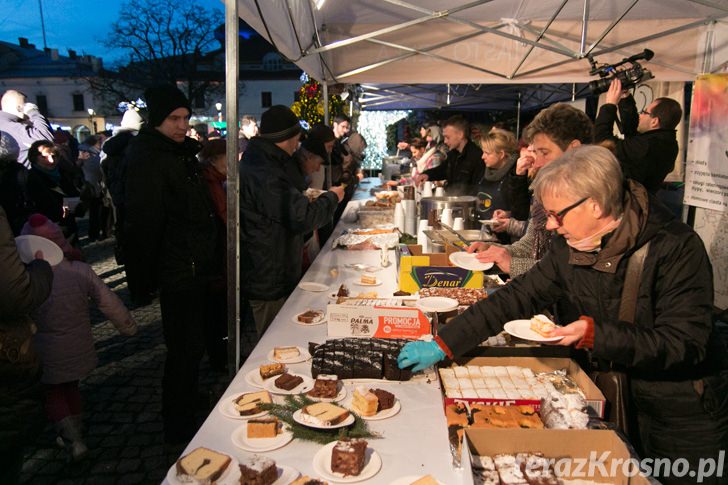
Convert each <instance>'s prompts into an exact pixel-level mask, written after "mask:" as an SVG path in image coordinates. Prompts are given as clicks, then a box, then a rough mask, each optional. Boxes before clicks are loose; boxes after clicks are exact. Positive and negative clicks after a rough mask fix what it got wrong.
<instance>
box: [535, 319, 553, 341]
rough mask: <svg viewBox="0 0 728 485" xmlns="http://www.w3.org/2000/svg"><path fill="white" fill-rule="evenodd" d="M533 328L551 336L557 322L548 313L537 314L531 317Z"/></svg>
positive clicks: (546, 335)
mask: <svg viewBox="0 0 728 485" xmlns="http://www.w3.org/2000/svg"><path fill="white" fill-rule="evenodd" d="M531 330H533V331H534V332H536V333H537V334H539V335H541V336H542V337H551V336H552V332H553V331H554V330H556V324H555V323H554V322H552V321H551V319H550V318H549V317H547V316H546V315H536V316H534V317H533V318H532V319H531Z"/></svg>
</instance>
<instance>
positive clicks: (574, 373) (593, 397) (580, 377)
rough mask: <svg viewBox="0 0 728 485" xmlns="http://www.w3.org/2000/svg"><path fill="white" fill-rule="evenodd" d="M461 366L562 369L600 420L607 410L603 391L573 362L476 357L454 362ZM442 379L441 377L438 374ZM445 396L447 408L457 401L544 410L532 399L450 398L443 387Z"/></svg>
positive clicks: (533, 358)
mask: <svg viewBox="0 0 728 485" xmlns="http://www.w3.org/2000/svg"><path fill="white" fill-rule="evenodd" d="M455 362H456V363H457V364H458V365H477V366H508V365H515V366H518V367H527V368H529V369H531V370H532V371H533V372H552V371H555V370H559V369H566V373H567V375H568V376H569V377H571V378H572V379H573V380H574V382H575V383H576V385H578V386H579V389H581V392H583V393H584V397H585V398H586V403H587V405H588V406H589V408H591V411H592V412H593V413H595V415H596V416H599V417H600V418H603V417H604V409H605V404H606V398H605V397H604V394H602V391H600V390H599V388H598V387H597V386H596V384H594V383H593V382H592V380H591V379H589V376H588V375H586V373H585V372H584V371H583V370H582V369H581V367H579V365H578V364H577V363H576V362H575V361H573V360H571V359H564V358H557V357H544V358H540V357H474V358H472V359H465V360H463V359H458V360H456V361H455ZM438 377H439V374H438ZM441 389H442V396H443V400H444V403H445V405H448V404H455V403H456V402H468V403H482V404H486V405H500V406H514V405H515V406H520V405H529V406H534V407H535V408H536V410H538V409H540V408H541V401H539V400H531V399H489V398H451V397H447V396H446V395H445V388H444V386H441Z"/></svg>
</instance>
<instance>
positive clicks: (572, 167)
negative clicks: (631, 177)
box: [531, 145, 624, 217]
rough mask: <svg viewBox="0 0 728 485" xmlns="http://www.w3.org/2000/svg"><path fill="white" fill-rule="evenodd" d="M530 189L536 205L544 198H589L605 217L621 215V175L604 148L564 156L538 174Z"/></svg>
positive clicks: (584, 148)
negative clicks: (566, 196)
mask: <svg viewBox="0 0 728 485" xmlns="http://www.w3.org/2000/svg"><path fill="white" fill-rule="evenodd" d="M531 188H532V189H533V193H534V195H535V196H536V198H537V199H538V200H539V201H542V200H543V196H544V195H547V194H548V195H557V194H558V195H563V194H569V195H573V196H574V198H576V199H581V198H584V197H589V198H591V199H592V200H594V201H595V202H596V203H597V204H598V205H599V207H601V209H602V211H604V215H605V216H613V217H619V216H620V215H621V214H622V209H623V194H624V175H623V174H622V169H621V168H620V166H619V162H618V161H617V159H616V158H615V157H614V155H613V154H612V152H610V151H609V150H608V149H606V148H604V147H600V146H594V145H587V146H581V147H577V148H574V149H572V150H569V151H567V152H565V153H564V154H563V155H562V156H561V157H559V158H557V159H556V160H554V161H553V162H551V163H549V164H548V165H546V166H545V167H543V168H541V170H539V172H538V175H536V180H534V181H533V184H532V185H531Z"/></svg>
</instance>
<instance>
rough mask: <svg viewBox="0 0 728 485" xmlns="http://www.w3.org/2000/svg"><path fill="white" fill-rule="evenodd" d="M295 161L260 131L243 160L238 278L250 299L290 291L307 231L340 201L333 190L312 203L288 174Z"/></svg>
mask: <svg viewBox="0 0 728 485" xmlns="http://www.w3.org/2000/svg"><path fill="white" fill-rule="evenodd" d="M293 163H294V162H293V161H292V160H291V157H290V156H289V155H288V154H287V153H286V152H284V151H283V150H281V149H280V148H278V147H277V146H276V145H275V144H274V143H271V142H269V141H267V140H264V139H262V138H257V137H256V138H253V139H252V140H250V144H249V145H248V148H247V149H246V150H245V154H243V159H242V160H241V162H240V281H241V285H242V288H243V292H244V294H245V296H246V297H248V298H250V299H254V300H276V299H278V298H282V297H285V296H288V294H290V292H291V291H292V290H293V288H294V287H295V286H296V284H297V283H298V280H299V279H300V278H301V264H302V258H303V242H304V240H303V237H304V235H305V234H306V233H308V232H310V231H312V230H314V229H316V228H318V227H321V226H322V225H324V224H326V223H327V222H328V221H329V220H330V219H331V217H332V216H333V214H334V211H335V210H336V206H337V205H338V199H337V197H336V195H335V194H334V193H332V192H326V193H324V194H322V195H321V196H320V197H318V198H317V199H316V200H315V201H313V202H310V203H309V200H308V198H307V197H306V196H305V195H303V193H302V192H301V190H300V189H299V188H297V187H296V186H295V185H294V182H293V180H291V178H290V172H289V170H291V164H293Z"/></svg>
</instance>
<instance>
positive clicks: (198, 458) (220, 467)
mask: <svg viewBox="0 0 728 485" xmlns="http://www.w3.org/2000/svg"><path fill="white" fill-rule="evenodd" d="M229 464H230V457H229V456H228V455H225V454H223V453H218V452H217V451H213V450H211V449H209V448H203V447H200V448H195V449H194V450H192V451H191V452H190V453H189V454H187V455H185V456H183V457H182V458H180V459H179V460H177V465H176V468H177V478H178V479H179V480H180V481H181V482H189V483H213V482H214V481H215V480H217V479H218V478H220V477H221V476H222V475H223V473H225V470H226V469H227V467H228V465H229Z"/></svg>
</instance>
